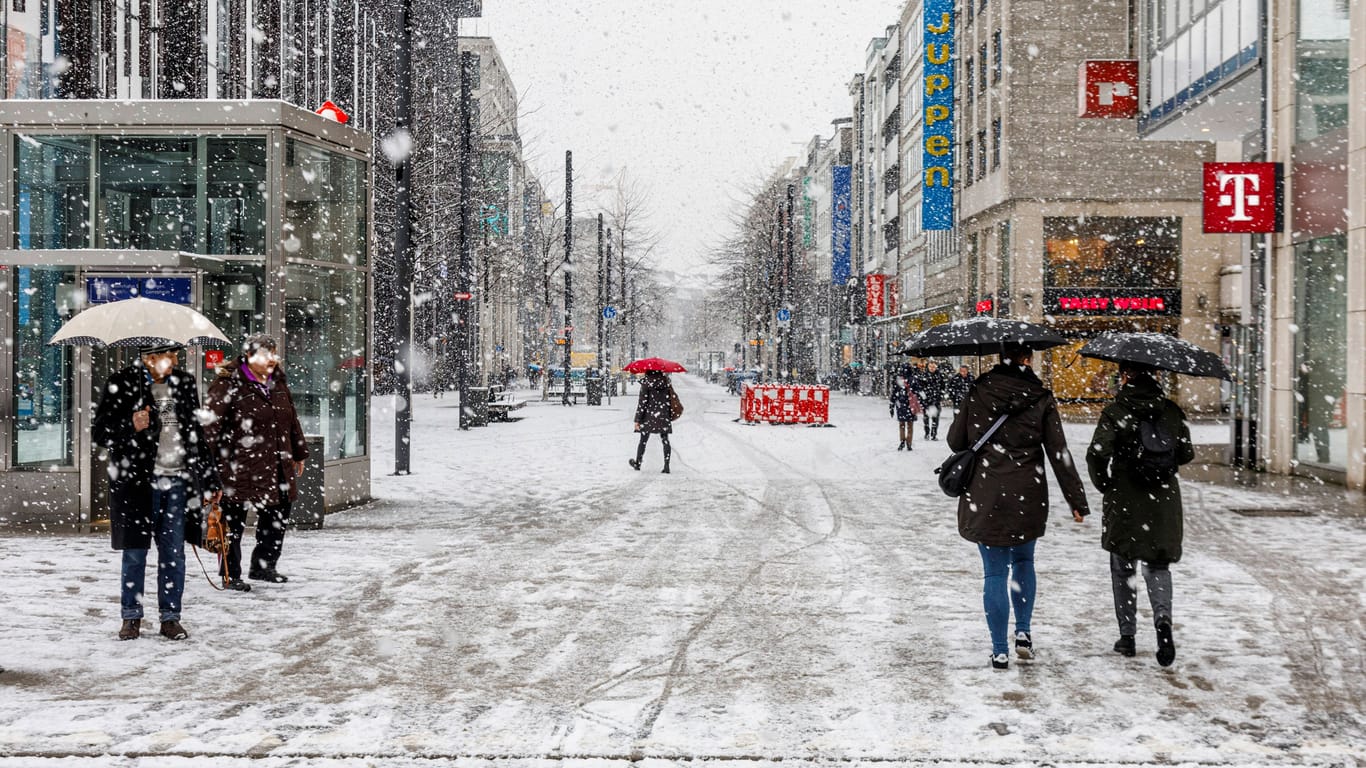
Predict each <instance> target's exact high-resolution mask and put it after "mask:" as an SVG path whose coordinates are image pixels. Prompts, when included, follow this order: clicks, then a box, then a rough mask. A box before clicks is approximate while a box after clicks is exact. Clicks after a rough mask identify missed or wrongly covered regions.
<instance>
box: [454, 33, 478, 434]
mask: <svg viewBox="0 0 1366 768" xmlns="http://www.w3.org/2000/svg"><path fill="white" fill-rule="evenodd" d="M473 77H474V54H473V53H471V52H469V51H461V53H460V156H459V158H457V159H458V160H459V164H460V213H459V216H460V225H459V227H460V228H459V232H460V234H459V240H460V261H459V263H458V264H457V265H456V275H455V284H456V288H457V290H458V292H459V293H460V298H459V300H458V302H457V306H458V307H459V311H458V315H459V317H458V319H457V321H456V327H455V345H456V351H457V354H458V355H459V357H457V358H456V378H457V382H458V386H459V388H460V428H461V429H469V428H470V419H469V417H470V408H469V403H470V400H469V397H470V378H471V376H470V374H471V370H470V367H471V366H470V363H471V362H472V357H473V356H472V353H473V349H472V347H473V346H474V326H473V318H472V317H471V315H472V310H473V307H474V298H473V291H474V254H473V251H472V249H473V247H474V243H473V238H471V237H470V215H471V213H472V211H473V205H471V202H472V201H471V199H470V198H471V197H472V196H473V192H474V180H473V178H472V170H473V167H474V162H473V161H474V126H473V124H472V123H473V120H472V118H473V115H472V112H473V110H471V109H470V100H471V99H472V98H473V86H474V82H473Z"/></svg>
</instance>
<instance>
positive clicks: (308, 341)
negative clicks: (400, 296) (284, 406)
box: [285, 265, 368, 459]
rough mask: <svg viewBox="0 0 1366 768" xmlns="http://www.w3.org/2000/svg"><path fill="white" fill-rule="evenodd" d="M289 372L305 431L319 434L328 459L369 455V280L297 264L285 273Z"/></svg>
mask: <svg viewBox="0 0 1366 768" xmlns="http://www.w3.org/2000/svg"><path fill="white" fill-rule="evenodd" d="M285 271H286V287H285V291H286V293H285V365H287V366H288V373H289V387H290V390H291V391H292V392H293V393H294V404H295V407H297V408H298V411H299V421H300V422H301V423H302V424H303V427H304V432H305V433H307V434H310V435H322V436H323V438H324V445H325V447H326V450H325V453H326V457H327V458H328V459H339V458H345V457H347V456H360V455H363V454H364V453H365V414H366V402H367V401H366V391H367V382H366V365H367V360H366V358H365V350H366V337H365V334H366V327H367V322H368V315H367V314H366V303H365V279H366V276H365V273H364V272H361V271H358V270H351V269H328V268H322V267H311V266H304V265H293V266H290V267H288V268H287V269H286V270H285Z"/></svg>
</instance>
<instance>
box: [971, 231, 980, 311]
mask: <svg viewBox="0 0 1366 768" xmlns="http://www.w3.org/2000/svg"><path fill="white" fill-rule="evenodd" d="M967 246H968V247H967V250H968V296H969V297H976V296H977V293H978V291H979V290H980V289H981V285H982V280H981V277H982V276H981V269H982V263H981V261H982V260H981V259H980V258H978V252H977V233H976V232H973V233H972V234H970V235H968V242H967Z"/></svg>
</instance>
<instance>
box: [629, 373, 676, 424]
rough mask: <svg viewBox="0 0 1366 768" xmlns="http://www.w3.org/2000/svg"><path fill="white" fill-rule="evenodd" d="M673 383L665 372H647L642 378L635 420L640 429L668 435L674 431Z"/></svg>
mask: <svg viewBox="0 0 1366 768" xmlns="http://www.w3.org/2000/svg"><path fill="white" fill-rule="evenodd" d="M672 394H673V385H672V384H670V383H669V379H668V378H666V377H665V376H664V375H663V374H660V375H658V376H656V375H652V374H648V373H647V374H646V375H645V376H643V377H641V379H640V396H639V397H638V398H637V400H636V418H635V422H636V423H637V424H639V425H640V431H641V432H643V433H646V434H651V435H666V434H668V433H670V432H672V431H673V419H672V418H671V417H672V416H673V397H672Z"/></svg>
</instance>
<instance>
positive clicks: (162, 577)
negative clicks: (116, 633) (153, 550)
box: [119, 477, 186, 621]
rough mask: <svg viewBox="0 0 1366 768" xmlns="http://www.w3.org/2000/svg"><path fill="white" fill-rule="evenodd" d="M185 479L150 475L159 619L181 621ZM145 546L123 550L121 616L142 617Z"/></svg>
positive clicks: (183, 588) (183, 592)
mask: <svg viewBox="0 0 1366 768" xmlns="http://www.w3.org/2000/svg"><path fill="white" fill-rule="evenodd" d="M185 486H186V484H185V481H184V480H181V479H179V478H175V477H157V478H153V479H152V510H151V515H152V525H153V528H152V535H153V539H154V540H155V541H156V545H157V608H158V609H159V610H160V613H161V620H162V621H180V600H181V598H182V597H183V596H184V594H185V503H186V498H185ZM146 571H147V550H145V549H125V550H123V574H122V576H123V578H122V582H121V586H122V589H121V590H120V595H119V604H120V605H121V606H122V612H123V618H125V619H140V618H142V593H143V580H144V579H145V577H146Z"/></svg>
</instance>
